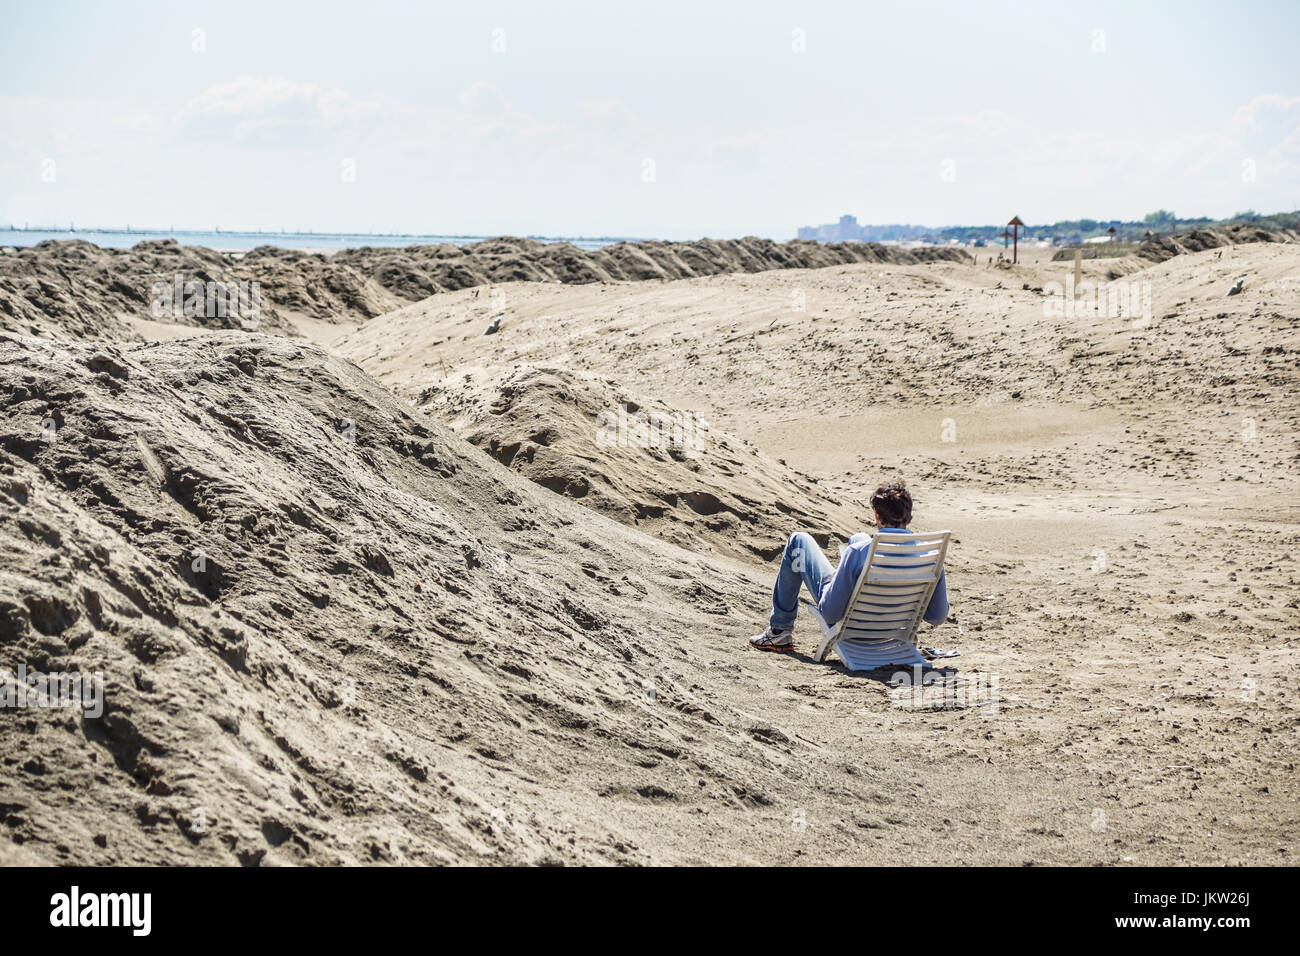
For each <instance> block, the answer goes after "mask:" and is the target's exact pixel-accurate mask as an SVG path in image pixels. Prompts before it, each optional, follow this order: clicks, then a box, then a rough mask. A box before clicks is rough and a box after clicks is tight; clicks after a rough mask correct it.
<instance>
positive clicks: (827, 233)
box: [799, 215, 866, 242]
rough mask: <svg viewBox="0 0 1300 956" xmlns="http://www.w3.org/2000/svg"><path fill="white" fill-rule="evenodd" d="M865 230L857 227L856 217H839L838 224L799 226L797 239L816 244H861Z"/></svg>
mask: <svg viewBox="0 0 1300 956" xmlns="http://www.w3.org/2000/svg"><path fill="white" fill-rule="evenodd" d="M865 235H866V230H865V229H863V228H862V226H860V225H858V217H857V216H849V215H843V216H840V221H839V222H828V223H826V224H825V225H822V226H800V227H799V238H800V239H812V240H814V241H816V242H861V241H862V240H863V238H865Z"/></svg>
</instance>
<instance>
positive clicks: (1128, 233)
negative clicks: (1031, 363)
mask: <svg viewBox="0 0 1300 956" xmlns="http://www.w3.org/2000/svg"><path fill="white" fill-rule="evenodd" d="M1241 224H1249V225H1254V226H1259V227H1260V228H1263V229H1300V212H1279V213H1273V214H1272V215H1267V216H1266V215H1261V214H1260V213H1257V212H1255V211H1254V210H1253V209H1248V210H1246V211H1245V212H1239V213H1237V214H1236V215H1235V216H1231V217H1229V218H1228V219H1210V218H1208V217H1205V216H1200V217H1198V218H1195V219H1181V218H1179V217H1178V216H1176V215H1175V214H1174V213H1173V212H1172V211H1170V210H1168V209H1157V210H1156V211H1155V212H1150V213H1147V214H1146V215H1145V216H1143V217H1142V219H1141V220H1140V221H1137V222H1125V221H1124V220H1121V219H1064V220H1061V221H1060V222H1054V223H1050V224H1043V225H1032V224H1031V225H1027V226H1025V228H1024V230H1023V231H1022V232H1021V240H1022V241H1024V240H1042V239H1046V240H1056V241H1059V242H1063V243H1079V242H1083V240H1085V239H1091V238H1093V237H1096V236H1106V235H1109V233H1108V231H1107V230H1109V229H1110V228H1111V227H1112V226H1113V227H1114V228H1115V238H1116V240H1117V241H1120V242H1141V241H1142V239H1143V238H1144V237H1145V236H1146V234H1147V233H1148V232H1149V233H1151V234H1152V235H1155V234H1159V235H1162V236H1163V235H1168V234H1170V233H1171V232H1174V231H1175V230H1176V231H1178V232H1189V231H1190V230H1192V229H1207V228H1210V227H1214V226H1235V225H1241ZM1005 228H1006V227H1005V226H942V227H939V228H935V227H934V226H919V225H903V224H897V223H895V224H891V225H883V226H872V225H865V224H864V225H863V226H862V232H863V239H864V240H865V241H867V242H912V241H922V242H948V241H950V240H952V239H956V240H957V241H958V242H974V241H976V240H978V239H983V240H984V241H985V242H987V243H988V244H989V245H993V244H1000V243H1001V242H1002V230H1003V229H1005Z"/></svg>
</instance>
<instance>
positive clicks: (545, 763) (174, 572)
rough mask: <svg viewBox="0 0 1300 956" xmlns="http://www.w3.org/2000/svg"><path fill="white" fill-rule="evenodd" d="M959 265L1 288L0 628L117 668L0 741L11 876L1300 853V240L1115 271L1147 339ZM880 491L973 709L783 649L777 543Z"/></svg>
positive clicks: (362, 271)
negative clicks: (943, 596) (79, 700)
mask: <svg viewBox="0 0 1300 956" xmlns="http://www.w3.org/2000/svg"><path fill="white" fill-rule="evenodd" d="M971 251H972V252H975V253H978V254H979V256H980V258H979V259H978V260H977V261H972V260H971V259H970V258H968V257H967V256H966V255H965V254H964V253H959V254H958V255H955V256H953V257H951V258H946V259H938V260H933V261H877V262H851V263H845V264H837V265H827V266H823V267H820V268H782V269H775V270H773V269H765V270H761V271H752V272H751V271H744V270H727V271H722V272H720V274H713V275H699V276H695V277H688V278H670V277H661V278H648V279H641V280H629V279H620V280H614V281H582V282H577V283H574V282H556V281H512V280H508V279H495V278H493V277H492V276H491V275H489V276H488V279H487V282H486V283H475V284H471V285H468V286H466V287H464V288H458V289H453V290H449V291H436V292H434V293H433V294H431V295H427V296H423V295H419V296H417V295H415V294H414V293H412V292H411V291H410V290H411V289H413V288H415V287H416V286H418V284H419V282H422V281H424V280H423V279H418V278H417V277H416V275H415V273H414V272H411V271H409V270H408V271H406V272H403V273H402V275H403V276H404V277H405V278H401V279H400V281H399V280H397V279H392V278H391V273H386V272H385V271H384V269H385V268H386V267H385V266H384V265H382V264H378V263H376V262H372V261H368V260H366V259H365V258H364V257H360V256H354V257H352V263H351V265H349V266H348V268H349V270H351V271H350V272H349V273H346V274H344V273H338V274H337V276H336V280H337V281H335V280H333V279H332V280H330V282H329V283H325V280H324V279H323V278H321V277H322V276H323V275H324V273H322V272H321V270H322V269H325V268H328V267H327V266H325V265H322V263H321V262H320V261H319V260H318V258H316V257H302V258H300V257H299V256H298V254H296V253H294V254H290V255H288V256H287V257H275V256H271V255H264V256H262V257H261V258H262V259H263V262H264V265H263V266H262V267H261V268H262V269H263V273H262V274H263V275H264V276H266V277H267V279H268V281H267V283H266V285H265V286H264V287H263V288H264V294H265V295H266V299H267V303H266V307H267V309H268V314H272V315H273V316H274V320H273V321H268V322H264V323H263V324H262V326H261V327H260V328H256V329H251V330H250V329H242V328H238V327H231V326H232V325H235V326H237V323H233V322H229V321H220V322H214V323H211V324H212V325H213V326H224V327H204V322H203V321H201V320H200V321H190V320H189V319H180V320H172V319H168V318H167V317H164V318H162V319H159V318H158V317H156V316H154V315H152V314H151V313H150V312H149V311H148V308H147V302H146V300H145V299H144V297H143V296H142V297H141V301H140V302H139V303H134V302H131V301H127V300H125V299H122V298H120V296H119V298H117V299H114V298H113V296H114V295H119V293H115V292H113V291H112V290H113V289H114V286H113V279H114V277H115V273H114V269H116V268H118V265H117V263H120V262H123V261H126V262H130V263H131V268H133V269H135V268H138V267H139V266H140V261H139V257H138V256H137V258H136V259H135V260H130V259H125V260H124V259H121V257H116V258H114V259H109V258H107V257H102V256H98V255H97V254H95V253H93V252H90V251H88V250H83V251H82V252H83V253H84V254H85V255H86V256H88V257H89V258H88V259H87V264H86V266H85V267H84V270H83V271H74V272H72V273H71V275H72V276H73V278H72V279H71V280H70V281H72V282H73V283H74V285H75V286H76V287H77V295H76V302H77V307H76V308H73V307H72V306H71V305H70V304H68V305H62V306H61V305H60V304H59V301H60V300H58V299H52V298H49V297H48V296H46V297H45V298H43V299H41V300H40V301H41V302H42V303H43V305H42V306H41V307H40V309H39V310H38V308H37V298H38V297H37V296H35V295H34V294H31V293H30V292H26V291H24V290H25V289H29V288H30V287H31V286H32V284H33V283H35V284H37V285H38V286H39V283H40V282H42V281H44V282H50V281H51V280H50V279H48V278H41V277H42V276H44V275H45V273H42V272H41V270H42V269H44V268H45V267H46V266H45V265H44V264H43V263H49V262H53V261H56V260H57V259H58V258H59V257H60V256H62V257H63V258H64V259H65V260H66V258H67V256H68V250H67V249H66V248H65V249H64V250H63V251H59V250H58V249H56V248H51V249H50V251H49V252H48V253H42V254H41V255H40V256H37V257H36V259H35V260H32V261H28V262H26V263H25V264H24V265H23V266H22V269H19V268H18V267H17V266H15V265H14V264H12V262H8V263H7V262H6V260H12V259H13V258H14V257H12V256H10V257H5V259H0V292H3V293H4V294H5V295H7V296H8V299H7V301H8V302H10V303H11V304H10V305H9V306H8V307H7V310H6V316H7V318H6V319H5V327H6V329H7V331H5V332H4V333H0V388H2V389H3V390H4V392H5V396H6V397H5V407H6V414H5V416H4V424H3V434H0V508H2V509H3V514H4V522H3V525H0V527H2V528H3V531H2V537H0V555H2V556H3V557H2V559H0V560H2V563H0V609H2V610H3V615H0V620H2V621H3V626H4V636H5V640H6V642H7V644H8V645H9V646H11V647H12V648H13V649H14V650H15V653H18V654H19V656H21V657H23V659H25V660H27V661H29V662H30V663H31V665H32V666H33V667H41V668H44V669H47V670H50V671H57V670H65V671H66V670H80V671H83V672H99V673H102V674H103V676H104V695H103V703H104V712H103V714H102V715H100V716H98V717H95V718H93V719H92V718H89V717H88V718H86V720H85V721H84V724H83V721H82V720H81V719H80V717H79V716H77V717H76V718H75V719H74V716H73V715H72V712H70V711H68V710H67V709H62V710H61V709H58V708H47V709H40V708H38V709H31V710H29V711H27V712H25V713H24V715H23V720H22V721H6V722H5V723H4V724H3V725H0V726H2V727H3V736H4V744H5V752H6V754H7V756H6V758H5V759H6V765H7V766H8V767H9V773H7V774H6V775H5V779H4V780H3V781H2V782H0V808H2V810H3V819H4V821H5V823H6V828H7V830H6V832H7V839H5V840H2V841H0V858H3V859H4V860H5V862H40V863H69V862H76V863H90V864H124V863H172V864H175V863H243V864H276V863H310V864H317V863H319V864H326V863H435V862H449V863H468V862H481V863H620V864H621V863H658V864H677V863H693V864H700V863H736V864H749V863H776V864H791V863H799V862H816V863H828V864H863V863H866V864H870V863H885V862H889V863H995V864H1005V865H1028V864H1035V865H1037V864H1088V865H1092V864H1118V865H1130V864H1131V865H1149V864H1183V863H1195V864H1266V865H1270V864H1289V863H1291V862H1292V857H1294V855H1295V854H1296V852H1297V846H1296V833H1297V824H1298V823H1300V820H1298V819H1297V818H1298V816H1300V813H1298V811H1297V803H1296V799H1297V790H1296V783H1295V781H1296V774H1295V767H1294V761H1295V752H1296V743H1297V734H1298V732H1300V716H1298V715H1297V710H1296V701H1297V694H1298V693H1300V683H1298V679H1297V677H1296V672H1297V668H1296V664H1297V655H1298V654H1300V643H1298V642H1300V634H1298V633H1297V624H1298V623H1300V611H1297V600H1298V599H1300V591H1298V589H1297V582H1296V580H1295V574H1296V572H1295V563H1294V552H1295V549H1296V547H1297V546H1298V545H1300V440H1298V439H1297V434H1298V432H1297V425H1298V424H1300V421H1298V415H1300V397H1298V396H1300V391H1298V390H1297V387H1296V385H1297V367H1296V348H1297V346H1296V344H1295V342H1296V329H1297V326H1300V310H1298V305H1300V295H1297V289H1298V288H1300V287H1298V286H1297V283H1298V282H1300V279H1298V278H1297V277H1298V276H1300V244H1297V243H1295V242H1294V241H1292V240H1290V239H1286V238H1285V237H1284V238H1283V241H1275V242H1243V243H1231V244H1223V245H1218V246H1216V247H1213V248H1207V249H1205V250H1204V251H1200V252H1185V253H1182V254H1177V255H1173V256H1172V257H1169V258H1166V259H1164V261H1159V262H1153V261H1151V260H1150V259H1143V258H1140V257H1136V256H1130V257H1125V258H1121V259H1097V260H1085V261H1084V262H1083V263H1082V267H1081V274H1082V277H1083V279H1085V280H1087V281H1090V282H1095V283H1098V284H1105V283H1111V284H1112V286H1113V284H1114V283H1121V284H1127V285H1124V286H1123V287H1124V288H1125V289H1126V290H1127V289H1129V288H1132V289H1135V290H1137V291H1138V292H1140V293H1142V294H1144V295H1147V296H1149V301H1150V309H1149V312H1148V313H1147V314H1137V315H1131V316H1130V315H1125V316H1118V317H1117V316H1111V315H1108V314H1100V315H1098V314H1095V313H1094V314H1078V313H1076V314H1069V315H1064V314H1054V313H1053V308H1052V302H1051V296H1052V290H1053V289H1054V288H1056V286H1055V285H1053V284H1054V283H1059V284H1064V283H1065V282H1066V280H1067V277H1070V278H1071V281H1072V276H1073V268H1074V267H1073V264H1072V263H1068V262H1054V261H1051V255H1052V250H1045V249H1030V248H1022V249H1021V250H1020V253H1021V261H1020V263H1019V264H1017V265H1015V266H1012V265H1010V264H1009V263H1008V264H1005V265H997V264H995V265H989V264H988V263H987V261H986V260H987V256H988V255H989V254H990V251H988V250H971ZM997 251H998V250H992V252H991V254H993V255H995V256H996V253H997ZM81 254H82V253H78V255H81ZM150 255H159V256H163V257H164V261H162V263H161V265H159V263H155V264H154V266H158V267H160V268H171V265H170V259H168V258H167V257H169V256H171V255H173V254H172V253H170V252H166V251H165V250H164V251H162V252H156V253H150ZM184 255H185V256H192V257H194V259H195V261H202V260H203V259H204V257H205V256H206V255H207V254H206V253H205V252H203V251H202V250H199V251H194V252H189V251H187V252H185V253H184ZM257 258H258V257H256V256H254V257H252V259H253V260H254V261H255V260H256V259H257ZM29 259H30V256H29ZM249 259H250V257H245V258H244V260H242V261H241V263H240V264H239V266H238V268H241V269H242V268H247V267H248V265H249ZM331 259H332V261H333V260H338V257H337V256H335V257H331ZM38 260H39V261H38ZM412 261H415V260H412ZM295 263H299V264H298V265H295ZM341 264H342V263H341V262H338V263H336V265H341ZM151 267H152V266H151ZM531 267H532V266H530V268H531ZM66 268H67V267H65V269H66ZM79 268H80V267H79ZM223 268H224V267H223ZM490 268H495V266H490ZM295 269H296V270H297V272H295ZM23 270H26V271H23ZM386 275H388V276H390V278H389V279H386V278H385V276H386ZM1240 275H1246V276H1248V281H1247V283H1246V285H1245V289H1244V291H1243V292H1242V293H1241V294H1240V295H1235V296H1232V297H1228V296H1226V292H1227V289H1228V287H1229V286H1230V285H1231V284H1232V283H1233V281H1234V280H1235V278H1236V277H1237V276H1240ZM344 280H346V281H344ZM317 283H325V285H324V287H325V288H328V289H330V290H331V292H330V294H331V295H332V296H334V297H335V298H333V299H325V298H321V297H320V296H316V297H315V298H314V299H311V300H308V299H304V298H302V297H301V296H300V295H299V294H298V291H300V290H302V289H314V288H316V286H317ZM1137 301H1141V298H1140V296H1139V299H1138V300H1137ZM68 302H69V303H71V302H72V300H71V299H69V300H68ZM51 303H53V304H51ZM88 303H89V304H88ZM96 303H97V304H96ZM1057 304H1058V305H1060V304H1061V303H1059V302H1058V303H1057ZM1074 310H1075V304H1074V303H1072V305H1071V311H1072V312H1074ZM38 311H39V314H37V313H38ZM368 311H373V312H374V314H373V315H368V314H366V313H367V312H368ZM497 316H501V317H502V318H501V321H500V323H499V328H498V331H496V332H495V334H492V335H484V331H485V329H486V328H487V326H488V325H489V324H490V323H491V322H492V321H493V320H494V319H495V318H496V317H497ZM620 408H623V409H629V410H631V412H632V414H633V418H635V417H636V415H637V414H638V413H641V414H648V415H650V416H651V417H652V418H653V419H655V420H658V421H660V422H667V423H669V427H677V428H686V429H688V430H689V431H688V435H689V437H690V439H691V440H690V441H689V442H688V443H685V444H682V443H680V442H678V443H676V444H674V443H663V444H656V443H655V442H653V441H645V440H641V439H638V438H636V437H633V438H631V439H629V440H623V441H618V440H615V441H602V440H600V437H599V432H600V428H599V422H600V421H611V420H612V421H617V414H618V409H620ZM602 414H604V415H610V414H612V415H613V416H614V418H613V419H609V418H606V419H602V418H601V416H602ZM50 423H52V424H50ZM896 478H902V479H905V480H906V482H907V484H908V486H909V487H910V488H911V489H912V492H913V495H914V497H915V499H916V502H917V505H916V514H915V518H914V522H913V526H914V527H916V528H919V529H922V530H936V529H950V530H952V532H953V535H954V538H953V544H952V547H951V550H950V552H949V556H948V562H947V565H948V576H949V577H948V587H949V593H950V597H951V601H952V613H951V617H950V619H949V621H948V622H947V623H945V624H943V625H941V626H940V627H938V628H936V629H934V630H933V631H929V632H927V633H926V634H925V635H924V642H925V643H927V644H933V645H935V646H938V647H941V648H945V649H952V650H957V651H960V656H959V657H956V658H953V659H952V660H950V661H947V662H946V663H947V664H948V665H949V666H948V667H947V668H946V669H945V670H944V672H943V681H942V683H940V684H937V685H932V686H931V687H929V688H920V689H911V688H909V687H908V686H907V685H906V684H903V683H902V681H903V679H904V678H903V677H896V676H895V675H894V674H892V673H881V672H874V673H870V674H862V673H851V672H848V671H846V670H845V669H844V667H843V666H842V665H841V664H839V663H838V662H832V663H825V664H819V663H815V662H813V660H812V659H811V653H812V650H813V649H814V646H815V637H814V635H815V628H814V627H813V626H812V624H811V623H810V620H809V618H808V616H807V615H806V613H805V614H804V615H802V616H801V618H800V622H799V624H798V626H797V627H796V645H797V653H795V654H792V655H765V654H760V653H757V652H755V651H753V650H752V649H750V648H749V647H748V646H747V644H746V639H747V638H748V637H749V636H751V635H752V634H755V633H757V632H758V631H759V630H761V629H762V627H763V626H764V624H765V623H766V621H765V618H766V610H767V601H768V595H769V593H770V589H771V583H772V579H773V575H774V573H775V568H776V564H775V558H776V555H777V554H778V553H779V551H780V549H781V547H782V545H783V543H784V539H785V536H786V535H788V534H789V533H790V532H792V531H794V530H807V531H809V532H811V533H813V534H814V536H815V537H817V538H818V540H819V541H821V542H823V543H824V546H825V547H826V548H827V549H828V552H829V553H830V555H831V557H832V560H834V558H835V555H836V553H837V551H838V547H839V546H840V545H841V544H842V543H844V542H845V541H847V539H848V537H849V535H850V534H852V533H854V532H857V531H863V530H867V531H869V530H871V527H870V508H869V506H868V505H867V499H868V498H869V496H870V494H871V491H872V490H873V489H874V488H875V487H876V485H878V484H879V483H880V482H881V481H883V480H888V479H896ZM200 558H201V559H202V560H200ZM900 684H902V686H900ZM83 726H84V728H85V729H84V730H83Z"/></svg>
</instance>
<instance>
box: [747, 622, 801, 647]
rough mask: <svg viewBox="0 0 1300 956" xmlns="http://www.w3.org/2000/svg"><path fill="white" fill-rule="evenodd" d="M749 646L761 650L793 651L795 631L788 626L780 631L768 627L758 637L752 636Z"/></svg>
mask: <svg viewBox="0 0 1300 956" xmlns="http://www.w3.org/2000/svg"><path fill="white" fill-rule="evenodd" d="M749 646H750V647H752V648H755V649H756V650H760V651H792V650H794V631H793V630H792V629H790V628H788V627H787V628H785V629H784V630H780V631H777V630H773V629H772V628H771V627H768V629H767V630H766V631H764V632H763V633H762V634H760V635H758V636H757V637H751V638H750V639H749Z"/></svg>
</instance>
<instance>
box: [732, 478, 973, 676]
mask: <svg viewBox="0 0 1300 956" xmlns="http://www.w3.org/2000/svg"><path fill="white" fill-rule="evenodd" d="M871 507H872V508H873V509H874V510H875V513H876V528H877V531H876V534H875V535H870V534H866V533H864V532H859V533H858V534H855V535H854V536H853V537H851V538H850V539H849V543H848V545H847V546H846V547H844V548H843V549H842V550H841V552H840V566H839V567H838V568H834V569H832V568H831V564H830V562H829V561H828V560H826V555H825V554H823V553H822V549H821V548H819V547H818V546H817V542H816V541H814V540H813V538H812V535H810V534H807V533H806V532H803V531H796V532H795V533H794V534H792V535H790V538H789V540H788V541H787V542H786V545H785V553H784V554H783V555H782V557H781V570H780V572H779V573H778V574H777V576H776V585H775V587H773V588H772V615H771V617H770V618H769V621H768V627H767V630H765V631H764V632H763V633H762V634H759V635H758V636H757V637H752V638H750V640H749V643H750V645H751V646H753V647H754V648H756V649H758V650H760V651H792V650H794V621H795V614H796V613H797V612H798V609H799V588H800V586H801V585H807V586H808V592H809V593H810V594H811V595H812V597H813V600H814V601H816V603H817V613H818V615H820V617H821V618H822V622H823V629H824V630H825V631H827V632H828V639H827V640H824V641H823V642H822V649H819V653H818V658H817V659H818V660H820V659H821V658H822V657H823V656H824V654H825V653H826V651H827V650H829V649H830V648H829V647H828V644H829V632H830V631H833V630H835V629H834V628H833V627H832V625H835V624H837V623H838V622H839V621H841V620H842V619H843V618H844V616H845V614H846V612H848V611H849V602H850V600H851V599H853V598H854V595H855V592H856V591H857V588H858V581H859V579H860V578H861V577H862V571H863V568H865V567H866V563H867V558H868V554H869V552H870V551H871V543H872V540H873V538H876V537H879V538H880V540H881V541H882V542H885V541H888V542H890V544H888V545H882V549H889V550H891V551H892V552H893V553H895V554H898V553H900V551H899V548H900V542H899V540H898V536H899V535H909V534H911V533H912V532H910V531H909V530H908V527H907V526H908V525H909V524H911V522H912V496H911V494H909V493H908V490H907V486H906V485H904V484H903V482H901V481H896V482H891V483H890V484H885V485H881V486H880V487H879V488H877V489H876V492H875V494H873V495H872V496H871ZM940 534H941V535H942V539H941V540H942V545H941V546H940V547H939V550H938V551H937V552H926V553H931V554H936V555H937V556H936V557H933V558H931V559H929V561H928V564H929V570H926V569H924V568H922V569H919V571H920V573H918V574H915V575H908V573H907V571H902V570H900V571H898V572H892V573H895V574H897V575H898V576H899V577H903V578H912V579H919V578H921V577H925V576H928V577H929V578H930V581H929V583H924V582H921V583H916V584H913V583H912V580H901V581H899V582H897V583H898V584H900V585H901V587H900V588H898V590H902V591H905V592H907V593H911V594H912V595H915V596H916V598H915V599H916V600H921V599H923V594H924V592H925V590H928V587H929V584H933V586H934V591H933V593H932V594H931V596H930V600H929V604H928V605H927V606H926V609H925V614H924V620H926V621H928V622H929V623H931V624H942V623H943V622H944V621H945V620H947V618H948V588H947V583H946V580H945V577H944V573H943V570H942V562H943V550H944V549H946V546H947V537H948V535H947V533H946V532H941V533H940ZM877 560H878V562H879V563H878V564H873V574H875V570H874V569H875V568H876V567H878V566H879V567H880V568H881V571H882V572H883V574H885V575H889V574H890V573H891V571H890V570H889V568H890V565H891V563H894V562H898V561H899V560H900V559H897V558H896V559H894V562H891V559H890V558H889V557H888V556H885V557H881V556H880V555H877ZM921 560H924V559H921ZM901 563H902V564H903V565H915V564H917V563H918V561H917V560H916V559H913V560H910V561H909V560H907V559H901ZM935 564H938V565H939V568H938V571H939V578H938V582H937V583H935V582H934V581H933V571H934V565H935ZM888 583H894V582H888ZM863 590H864V591H865V590H866V587H865V585H864V589H863ZM877 593H884V592H880V591H879V590H878V591H877ZM859 600H860V602H862V603H866V602H869V601H870V600H879V601H882V602H883V601H891V600H893V597H892V595H890V597H889V598H878V599H877V598H871V597H870V596H867V595H862V596H860V598H859ZM868 606H870V605H868ZM918 610H919V607H918ZM882 616H883V617H884V618H885V619H888V617H889V615H882ZM916 623H917V624H919V622H916ZM874 626H877V627H879V626H880V625H874ZM881 636H882V637H884V636H885V634H884V633H882V634H881ZM891 636H892V635H891ZM911 638H912V633H909V634H908V635H906V639H907V640H908V642H909V643H911V640H910V639H911ZM907 650H908V652H909V654H912V655H916V658H917V659H918V660H919V657H920V655H919V654H918V652H917V651H916V650H915V648H913V647H909V648H907ZM844 656H845V655H844V654H843V653H841V657H844ZM895 656H897V655H895ZM846 662H847V661H846ZM849 666H850V667H852V666H853V665H852V664H849Z"/></svg>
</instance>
